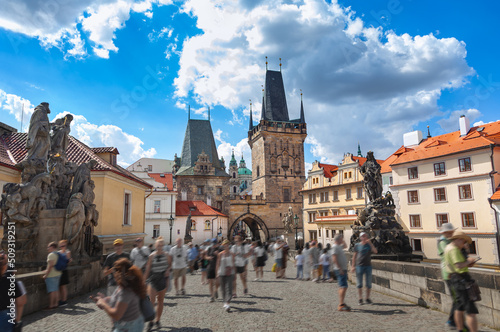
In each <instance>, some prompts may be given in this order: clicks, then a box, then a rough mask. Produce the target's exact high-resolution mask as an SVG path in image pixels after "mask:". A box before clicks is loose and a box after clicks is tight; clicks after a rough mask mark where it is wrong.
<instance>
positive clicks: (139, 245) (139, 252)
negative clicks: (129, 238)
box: [130, 237, 151, 273]
mask: <svg viewBox="0 0 500 332" xmlns="http://www.w3.org/2000/svg"><path fill="white" fill-rule="evenodd" d="M150 253H151V251H150V250H149V248H148V247H147V246H145V245H144V239H143V238H142V237H138V238H137V239H135V248H134V249H132V252H131V253H130V261H131V262H132V264H134V265H135V266H137V267H138V268H139V269H140V270H141V271H142V273H144V272H145V271H146V263H147V262H148V259H149V254H150Z"/></svg>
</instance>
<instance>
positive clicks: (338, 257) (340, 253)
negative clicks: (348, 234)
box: [332, 234, 351, 311]
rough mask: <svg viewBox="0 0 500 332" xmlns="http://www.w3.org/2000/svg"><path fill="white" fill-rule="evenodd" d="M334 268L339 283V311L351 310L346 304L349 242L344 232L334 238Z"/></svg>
mask: <svg viewBox="0 0 500 332" xmlns="http://www.w3.org/2000/svg"><path fill="white" fill-rule="evenodd" d="M333 241H334V244H333V248H332V250H333V254H332V261H333V269H334V271H335V274H336V275H337V283H338V286H339V306H338V308H337V310H338V311H351V307H349V306H348V305H347V304H345V294H346V292H347V285H348V284H347V269H348V264H349V263H348V262H347V257H346V255H345V253H344V249H345V248H347V244H346V243H345V241H344V236H343V235H342V234H337V235H335V237H334V238H333Z"/></svg>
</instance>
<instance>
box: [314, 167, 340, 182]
mask: <svg viewBox="0 0 500 332" xmlns="http://www.w3.org/2000/svg"><path fill="white" fill-rule="evenodd" d="M318 166H319V167H320V168H323V173H324V174H325V177H326V178H329V179H331V178H332V177H333V176H335V174H336V173H337V170H338V169H339V167H338V166H336V165H330V164H322V163H318Z"/></svg>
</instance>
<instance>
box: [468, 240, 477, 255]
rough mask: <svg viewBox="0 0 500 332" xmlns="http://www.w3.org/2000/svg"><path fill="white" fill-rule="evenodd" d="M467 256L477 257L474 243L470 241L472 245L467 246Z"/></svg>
mask: <svg viewBox="0 0 500 332" xmlns="http://www.w3.org/2000/svg"><path fill="white" fill-rule="evenodd" d="M469 254H471V255H477V245H476V241H472V243H471V244H469Z"/></svg>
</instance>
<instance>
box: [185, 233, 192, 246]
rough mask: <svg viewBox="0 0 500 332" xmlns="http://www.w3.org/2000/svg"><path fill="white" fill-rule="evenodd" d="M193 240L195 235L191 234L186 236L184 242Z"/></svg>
mask: <svg viewBox="0 0 500 332" xmlns="http://www.w3.org/2000/svg"><path fill="white" fill-rule="evenodd" d="M191 241H193V237H192V236H191V235H186V236H184V244H188V243H189V242H191Z"/></svg>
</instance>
